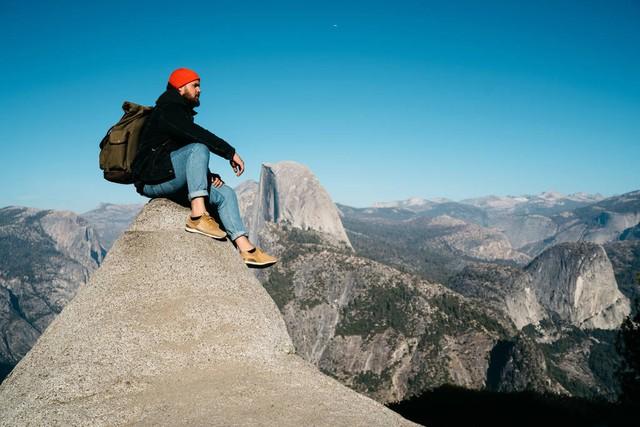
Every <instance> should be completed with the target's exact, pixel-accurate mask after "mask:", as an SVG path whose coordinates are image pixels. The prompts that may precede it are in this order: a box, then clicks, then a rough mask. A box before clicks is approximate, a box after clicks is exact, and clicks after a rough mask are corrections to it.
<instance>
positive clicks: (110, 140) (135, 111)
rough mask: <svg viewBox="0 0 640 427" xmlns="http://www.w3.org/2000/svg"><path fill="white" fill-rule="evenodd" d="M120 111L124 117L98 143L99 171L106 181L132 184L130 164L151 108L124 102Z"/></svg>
mask: <svg viewBox="0 0 640 427" xmlns="http://www.w3.org/2000/svg"><path fill="white" fill-rule="evenodd" d="M122 109H123V110H124V115H123V116H122V118H121V119H120V121H118V123H116V124H115V125H113V126H112V127H111V129H109V131H108V132H107V134H106V135H105V136H104V138H102V141H101V142H100V169H102V170H103V171H104V179H106V180H107V181H111V182H117V183H119V184H133V175H132V173H131V164H132V163H133V160H134V159H135V156H136V153H137V151H138V140H139V139H140V133H141V131H142V126H143V125H144V122H145V121H146V119H147V117H149V114H150V113H151V111H152V110H153V107H145V106H144V105H138V104H134V103H133V102H128V101H125V102H124V103H123V104H122Z"/></svg>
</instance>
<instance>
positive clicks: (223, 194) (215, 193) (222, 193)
mask: <svg viewBox="0 0 640 427" xmlns="http://www.w3.org/2000/svg"><path fill="white" fill-rule="evenodd" d="M230 200H231V201H233V200H236V192H235V191H234V190H233V188H231V187H229V186H228V185H226V184H223V185H222V186H220V187H218V188H216V187H214V186H213V185H212V186H211V202H212V203H214V204H216V205H220V204H222V203H224V202H226V201H230Z"/></svg>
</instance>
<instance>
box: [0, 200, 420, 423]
mask: <svg viewBox="0 0 640 427" xmlns="http://www.w3.org/2000/svg"><path fill="white" fill-rule="evenodd" d="M187 212H188V210H187V209H186V208H182V207H180V206H178V205H176V204H174V203H172V202H169V201H166V200H160V199H158V200H153V201H152V202H151V203H149V204H148V205H146V206H145V208H144V209H143V211H142V212H141V214H140V215H139V216H138V218H137V219H136V221H135V222H134V223H133V224H132V226H131V227H130V228H129V231H128V232H127V233H125V234H124V235H123V236H122V237H120V238H119V239H118V240H117V241H116V243H115V244H114V246H113V247H112V249H111V251H110V252H109V254H108V256H107V257H106V259H105V262H104V263H103V264H102V266H101V267H100V268H99V269H98V270H97V271H96V273H95V274H94V275H93V277H92V279H91V282H90V283H89V285H88V286H85V287H82V288H81V289H80V291H79V292H78V295H77V296H76V297H75V298H74V299H73V300H72V301H71V302H70V303H69V304H68V305H67V306H66V308H65V309H64V311H63V312H62V313H61V314H60V315H59V316H58V317H57V318H56V321H55V322H54V323H53V324H52V325H51V326H50V327H49V328H48V329H47V330H46V331H45V332H44V334H43V335H42V336H41V337H40V339H39V340H38V342H37V343H36V345H35V346H34V347H33V349H32V350H31V351H30V352H29V353H28V354H27V356H26V357H25V358H23V359H22V360H21V362H20V363H19V364H18V366H16V368H15V369H14V370H13V372H12V373H11V374H10V376H9V377H8V378H7V379H6V380H5V381H4V382H3V383H2V385H0V413H2V423H3V424H6V425H17V424H20V425H45V424H46V425H50V424H51V425H89V424H90V425H130V424H146V425H176V424H181V425H246V424H263V425H291V426H293V425H301V424H311V425H338V426H347V425H348V426H351V425H354V424H359V423H362V424H363V425H365V424H366V425H379V426H387V425H392V426H400V425H413V424H412V423H410V422H408V421H406V420H404V419H403V418H401V417H400V416H399V415H397V414H395V413H394V412H392V411H391V410H389V409H387V408H385V407H384V406H382V405H381V404H379V403H377V402H375V401H373V400H371V399H368V398H366V397H364V396H362V395H359V394H357V393H356V392H354V391H352V390H350V389H348V388H347V387H344V386H343V385H341V384H340V383H338V382H337V381H335V380H332V379H330V378H328V377H326V376H325V375H322V374H321V373H320V372H319V371H318V370H317V369H315V368H314V367H313V366H312V365H310V364H309V363H307V362H305V361H304V360H302V359H301V358H300V357H299V356H297V355H295V354H292V351H293V346H292V343H291V339H290V338H289V336H288V334H287V330H286V328H285V323H284V321H283V319H282V317H281V316H280V313H279V312H278V309H277V308H276V306H275V304H274V303H273V301H272V299H271V298H270V297H269V296H268V294H267V293H266V292H265V290H264V289H263V287H262V286H261V285H260V284H259V283H258V282H257V280H256V279H255V277H254V276H253V275H252V274H251V272H250V270H248V269H247V268H246V266H245V265H244V264H243V263H242V261H241V259H240V257H239V256H238V254H237V252H236V251H235V250H234V249H233V246H232V245H231V244H230V243H229V242H217V241H215V240H213V239H208V238H206V237H203V236H199V235H193V234H190V233H185V232H184V230H183V227H184V218H185V216H186V215H187Z"/></svg>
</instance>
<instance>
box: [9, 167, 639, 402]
mask: <svg viewBox="0 0 640 427" xmlns="http://www.w3.org/2000/svg"><path fill="white" fill-rule="evenodd" d="M236 191H237V194H238V199H239V202H240V205H241V211H242V213H243V217H244V219H245V222H246V224H247V225H248V227H249V230H250V231H251V235H252V238H253V239H254V240H255V241H258V242H259V243H260V244H261V245H262V246H264V247H265V248H267V249H268V250H269V251H271V252H273V253H275V254H276V255H278V256H279V257H280V259H281V261H280V263H278V264H277V265H276V266H275V267H273V268H271V269H268V270H259V271H258V273H257V274H258V277H259V278H260V280H261V281H262V283H263V284H264V286H265V288H266V289H267V290H268V291H269V293H270V294H271V296H272V298H273V299H274V301H275V302H276V303H277V305H278V306H279V308H280V310H281V312H282V313H283V316H284V318H285V321H286V324H287V328H288V330H289V333H290V335H291V337H292V338H293V342H294V344H295V346H296V348H297V350H298V352H299V354H301V355H302V356H303V357H305V358H307V359H308V360H309V361H311V362H312V363H314V364H316V365H317V366H319V367H320V368H321V369H322V370H323V371H325V372H326V373H329V374H330V375H332V376H334V377H335V378H337V379H339V380H340V381H342V382H344V383H345V384H347V385H349V386H351V387H353V388H355V389H356V390H359V391H361V392H363V393H366V394H368V395H370V396H372V397H374V398H376V399H377V400H379V401H383V402H387V401H390V400H398V399H403V398H406V397H407V396H410V395H412V394H416V393H420V392H421V391H422V390H425V389H428V388H432V387H435V386H438V385H440V384H445V383H452V384H458V385H463V386H465V387H470V388H475V389H481V388H488V389H492V390H505V391H509V390H526V389H535V390H541V391H542V390H546V391H552V392H556V393H568V394H573V395H580V396H605V397H608V398H611V397H612V396H615V394H616V382H615V378H613V376H612V375H613V374H612V372H613V371H614V370H615V366H616V365H615V364H616V360H617V359H616V353H615V348H614V339H615V328H616V327H617V326H618V325H619V323H620V321H621V320H622V319H623V318H624V317H625V316H626V315H627V314H628V313H629V309H630V304H629V301H630V300H632V299H633V298H635V297H637V296H638V295H640V290H639V289H640V288H639V287H638V285H637V284H635V283H634V277H635V274H636V273H637V272H638V271H640V240H639V235H640V233H639V232H638V230H639V229H640V215H639V212H640V191H636V192H631V193H627V194H624V195H620V196H615V197H609V198H603V197H602V196H600V195H588V194H584V193H578V194H573V195H569V196H562V195H559V194H557V193H542V194H540V195H537V196H518V197H495V196H488V197H483V198H477V199H468V200H463V201H460V202H454V201H451V200H447V199H434V200H424V199H409V200H405V201H399V202H390V203H379V204H376V205H375V206H372V207H369V208H354V207H349V206H344V205H335V204H334V203H333V202H332V201H331V198H330V196H329V194H328V193H327V192H326V190H325V189H324V188H323V187H322V186H321V184H320V183H319V182H318V180H317V178H316V177H315V176H314V175H313V173H312V172H311V171H310V170H309V169H308V168H306V167H305V166H303V165H300V164H297V163H294V162H279V163H274V164H266V165H264V166H263V170H262V174H261V180H260V182H259V183H257V182H252V181H248V182H245V183H243V184H241V185H240V186H239V187H238V188H237V189H236ZM140 208H141V206H140V205H128V206H125V205H109V204H103V205H101V206H99V207H98V208H97V209H95V210H92V211H89V212H87V213H85V214H83V215H82V216H77V215H75V214H71V213H64V214H61V215H62V216H63V217H65V218H69V219H68V221H71V222H73V223H75V224H77V226H76V228H73V227H72V228H64V227H59V226H58V227H57V228H56V227H53V228H55V229H56V230H66V233H67V234H68V236H67V237H65V233H64V232H62V231H59V232H56V233H52V232H51V231H50V229H51V227H52V226H51V225H50V224H54V223H56V221H53V220H52V219H51V218H50V219H49V220H47V221H45V223H46V224H49V226H48V227H49V228H47V227H45V226H40V225H38V226H26V227H27V228H28V229H29V230H30V233H31V234H30V235H31V236H32V237H30V238H29V239H26V238H24V236H21V233H22V231H21V230H22V228H23V227H25V225H24V224H39V221H40V218H44V217H51V216H52V215H53V216H54V217H55V213H54V212H52V211H39V210H35V209H27V208H16V207H9V208H4V209H2V210H0V219H1V221H0V236H1V237H2V240H1V242H2V246H0V256H1V258H2V260H3V261H2V263H1V264H0V274H1V275H0V330H1V331H3V333H4V335H5V337H6V338H5V340H4V342H5V347H6V348H7V350H2V349H3V347H0V356H1V357H3V359H2V360H0V363H4V366H6V368H5V369H10V367H11V366H12V364H14V363H15V362H16V361H17V360H18V359H19V357H21V355H23V354H24V352H25V351H26V350H28V348H29V346H30V345H31V344H32V343H33V341H34V340H35V338H37V336H38V335H39V333H40V332H41V331H42V329H43V327H46V324H48V323H47V322H48V321H50V320H51V319H52V318H53V317H54V316H55V314H56V313H57V312H59V309H58V308H57V306H56V308H55V309H54V310H50V312H49V314H48V315H47V316H48V317H46V316H45V317H43V321H42V323H41V325H40V326H39V327H38V328H33V327H31V326H30V322H32V321H33V319H32V318H33V316H31V317H30V315H29V314H28V307H30V304H31V303H29V302H28V301H29V300H28V299H27V296H28V295H29V292H32V290H33V289H36V290H38V292H39V293H41V294H42V295H40V296H39V297H38V298H40V300H46V298H47V295H48V294H49V293H50V294H52V295H55V293H56V292H58V293H59V292H65V293H66V294H68V295H71V296H72V294H73V293H74V292H75V289H77V286H81V285H82V284H83V283H85V282H86V277H88V275H89V274H90V273H91V271H93V270H94V269H95V268H96V267H97V266H98V265H99V263H100V262H101V260H102V257H103V256H104V253H105V252H106V250H108V248H110V247H111V245H112V244H113V242H114V241H115V240H116V239H117V237H118V236H119V235H120V234H121V233H122V231H124V230H125V229H126V228H127V226H128V224H129V223H131V221H132V220H133V218H134V217H135V215H136V214H137V213H138V212H139V210H140ZM76 235H82V236H84V240H83V239H79V240H78V239H77V238H75V237H73V238H72V237H69V236H76ZM65 242H67V243H65ZM68 242H76V243H75V246H74V247H76V249H74V251H75V252H74V251H72V252H73V256H72V255H70V254H67V253H66V252H64V251H62V249H63V248H69V247H70V246H69V243H68ZM16 248H20V249H16ZM25 248H27V249H25ZM28 248H40V249H38V250H35V251H34V250H33V249H28ZM69 250H70V249H69ZM54 251H57V252H55V253H61V254H63V255H58V258H59V259H63V258H62V257H67V258H66V259H68V261H66V262H67V263H69V265H71V264H72V263H73V262H77V261H73V260H74V259H78V258H80V259H83V260H87V259H88V260H92V261H91V262H90V263H88V264H87V265H85V266H84V267H83V268H84V270H82V271H85V273H83V274H84V275H83V276H82V278H80V277H78V278H77V279H75V283H74V284H69V283H68V282H61V281H59V280H58V279H57V278H56V277H54V276H55V274H60V275H61V277H64V274H65V271H67V270H66V269H65V268H63V267H62V266H61V267H58V268H57V269H52V271H53V273H52V275H51V276H50V277H49V278H48V279H47V278H39V279H38V280H35V279H34V278H32V276H29V275H25V274H22V273H20V272H19V271H18V270H19V269H17V268H15V266H16V265H18V266H20V265H22V266H23V267H21V268H27V267H28V266H36V265H48V266H50V265H53V264H52V263H51V259H52V258H51V254H52V253H54ZM25 253H29V254H30V256H31V258H26V257H25V256H24V255H20V254H25ZM73 257H75V258H73ZM12 266H14V267H12ZM56 272H57V273H56ZM54 273H55V274H54ZM47 280H48V282H47ZM45 282H46V283H45ZM63 283H64V284H63ZM74 286H75V287H74ZM2 292H4V294H2ZM2 295H5V298H4V300H3V299H2ZM3 301H4V302H3ZM67 301H68V299H67ZM62 305H63V304H62ZM60 308H61V307H60ZM56 310H57V311H56ZM3 313H5V314H3ZM6 313H8V314H6ZM7 331H11V333H9V332H7ZM15 331H24V333H22V332H20V333H18V332H15ZM20 334H22V335H21V336H22V337H23V338H21V339H17V338H15V337H14V336H16V335H20ZM6 343H8V344H6ZM591 354H594V355H597V357H598V358H601V357H605V358H607V360H609V361H610V366H606V367H604V368H601V367H598V366H594V363H595V362H594V360H595V359H593V358H591V356H590V355H591ZM594 357H596V356H594ZM598 360H600V359H598Z"/></svg>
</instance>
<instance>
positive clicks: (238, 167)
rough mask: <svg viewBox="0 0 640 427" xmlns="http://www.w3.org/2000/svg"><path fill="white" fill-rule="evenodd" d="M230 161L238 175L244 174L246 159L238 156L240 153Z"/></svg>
mask: <svg viewBox="0 0 640 427" xmlns="http://www.w3.org/2000/svg"><path fill="white" fill-rule="evenodd" d="M229 163H231V169H233V171H234V172H235V174H236V176H240V175H242V172H244V161H243V160H242V159H241V158H240V156H238V153H235V154H234V155H233V159H231V160H230V161H229Z"/></svg>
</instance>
